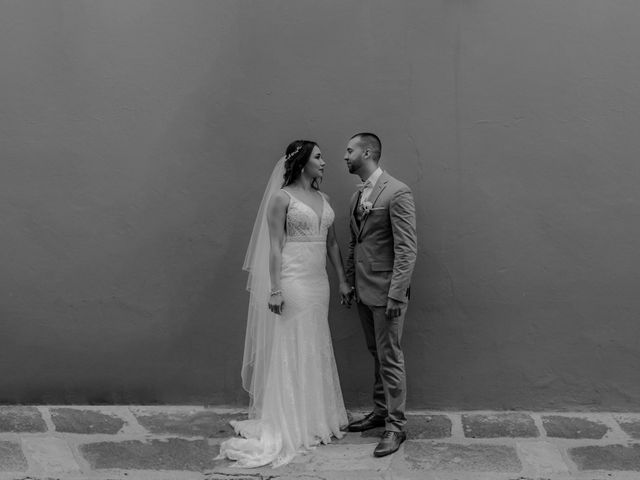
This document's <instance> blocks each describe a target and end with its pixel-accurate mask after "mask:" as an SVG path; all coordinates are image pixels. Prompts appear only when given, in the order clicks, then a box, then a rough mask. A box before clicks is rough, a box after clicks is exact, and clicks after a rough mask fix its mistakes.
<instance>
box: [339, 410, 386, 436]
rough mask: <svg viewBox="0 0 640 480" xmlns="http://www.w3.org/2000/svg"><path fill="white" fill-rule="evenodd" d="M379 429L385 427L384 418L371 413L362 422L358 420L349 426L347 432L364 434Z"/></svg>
mask: <svg viewBox="0 0 640 480" xmlns="http://www.w3.org/2000/svg"><path fill="white" fill-rule="evenodd" d="M377 427H384V417H381V416H380V415H376V414H375V413H373V412H371V413H370V414H369V415H367V416H366V417H364V418H363V419H362V420H357V421H355V422H351V423H350V424H349V425H347V432H364V431H365V430H371V429H372V428H377Z"/></svg>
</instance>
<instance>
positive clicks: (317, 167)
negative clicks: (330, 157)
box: [304, 145, 326, 178]
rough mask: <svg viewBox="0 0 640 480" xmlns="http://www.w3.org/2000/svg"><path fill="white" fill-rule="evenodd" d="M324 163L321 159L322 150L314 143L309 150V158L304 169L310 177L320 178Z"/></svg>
mask: <svg viewBox="0 0 640 480" xmlns="http://www.w3.org/2000/svg"><path fill="white" fill-rule="evenodd" d="M325 165H326V163H325V162H324V160H323V159H322V152H321V151H320V149H319V148H318V146H317V145H316V146H315V147H313V150H312V151H311V155H309V160H308V161H307V164H306V165H305V166H304V171H305V173H306V174H307V175H309V176H310V177H311V178H318V177H320V178H322V175H323V174H324V166H325Z"/></svg>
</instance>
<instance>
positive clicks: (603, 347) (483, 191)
mask: <svg viewBox="0 0 640 480" xmlns="http://www.w3.org/2000/svg"><path fill="white" fill-rule="evenodd" d="M639 24H640V4H638V2H636V1H634V0H610V1H608V2H602V1H601V0H566V1H563V2H557V1H555V0H533V1H532V0H483V1H469V0H442V1H439V2H438V1H434V2H421V1H415V2H408V1H407V2H401V1H393V2H382V1H367V2H364V1H362V2H354V1H344V0H340V1H338V0H336V1H330V2H315V1H310V0H305V1H298V0H296V1H294V0H291V1H287V2H284V1H268V2H262V1H257V0H256V1H251V2H249V1H236V2H223V1H213V2H211V1H190V0H185V1H180V2H175V1H168V0H167V1H159V0H133V1H132V0H110V1H106V2H97V1H96V2H86V1H71V0H69V1H57V0H51V1H48V2H40V1H30V0H25V1H17V0H16V1H3V2H1V3H0V66H1V67H2V72H1V74H0V162H1V165H2V173H1V175H0V200H1V201H0V222H1V225H0V227H1V231H2V234H1V235H0V265H2V268H1V270H0V295H1V297H0V298H1V300H0V339H1V342H2V345H1V348H0V400H1V401H11V402H15V401H23V402H38V401H41V402H86V401H93V402H155V401H159V402H210V403H235V402H239V401H243V400H244V398H245V397H244V395H243V393H242V390H241V387H240V379H239V368H240V363H241V356H242V345H243V337H244V319H245V308H246V301H247V295H246V293H245V291H244V286H245V280H246V277H245V275H244V273H243V272H242V271H241V270H240V266H241V264H242V260H243V256H244V249H245V246H246V243H247V240H248V238H249V235H250V230H251V226H252V223H253V219H254V218H253V217H254V215H255V210H256V208H257V204H258V202H259V200H260V195H261V193H262V189H263V186H264V182H265V181H266V179H267V177H268V174H269V173H270V171H271V168H272V165H273V163H274V162H275V161H276V160H277V158H278V157H279V156H280V155H281V154H282V151H283V149H284V147H285V146H286V144H287V143H288V142H289V141H291V140H293V139H295V138H301V137H302V138H311V139H316V140H317V141H318V142H320V145H321V147H322V148H323V151H324V154H325V159H326V160H327V161H328V166H327V172H326V178H325V182H324V184H323V188H324V189H325V190H326V191H327V192H328V193H329V194H330V196H331V197H332V202H333V206H334V208H335V209H336V211H337V213H338V216H337V222H338V223H337V228H338V234H339V236H340V238H341V240H342V243H343V245H346V239H347V219H346V207H345V202H346V201H347V199H348V197H349V195H350V192H351V191H352V189H353V188H354V187H353V184H354V182H355V181H356V179H355V178H354V177H352V176H350V175H348V173H347V172H346V168H345V166H344V164H343V161H342V160H341V158H342V153H343V148H344V145H345V144H346V141H347V139H348V137H349V136H350V135H351V134H352V133H354V132H356V131H360V130H372V131H375V132H378V133H379V135H380V136H381V137H382V139H383V143H384V155H383V157H384V166H385V167H386V168H387V169H388V170H389V171H390V172H391V173H392V174H395V175H396V176H398V177H399V178H401V179H404V180H405V181H406V182H407V183H408V184H409V185H410V186H411V187H412V188H413V189H414V192H415V196H416V200H417V204H418V216H419V235H420V257H419V262H418V265H417V268H416V272H415V277H414V278H415V279H414V288H413V292H414V298H413V300H412V304H411V307H410V311H409V314H408V319H407V324H406V330H405V331H406V334H405V341H404V344H405V349H406V357H407V363H408V371H409V403H410V406H412V407H430V408H478V409H481V408H533V409H542V408H545V409H549V408H552V409H553V408H557V409H563V408H571V409H579V408H584V409H591V408H593V409H595V408H605V409H622V408H625V409H637V410H640V382H639V381H638V363H639V361H640V334H639V333H638V330H639V327H638V317H639V315H640V296H638V294H637V292H638V288H639V287H640V259H639V256H638V254H637V252H636V246H637V244H638V238H640V193H639V189H638V186H637V184H638V183H639V180H640V163H639V162H638V153H639V152H640V135H638V134H637V130H638V123H639V120H640V119H639V117H638V112H640V83H638V78H639V77H640V57H639V56H638V55H637V45H639V44H640V29H638V28H637V26H638V25H639ZM332 278H333V277H332ZM334 287H335V285H334ZM335 298H336V296H335V295H334V306H333V307H332V311H331V327H332V332H333V336H334V341H335V349H336V355H337V360H338V364H339V369H340V373H341V378H342V380H343V384H344V390H345V397H346V399H347V400H348V402H349V403H350V404H358V405H365V404H367V403H368V398H369V389H370V383H371V377H372V373H371V362H370V360H369V358H368V354H367V352H366V350H365V347H364V340H363V338H362V335H361V332H360V327H359V323H358V320H357V318H356V314H355V311H346V310H342V309H341V307H340V306H339V305H337V301H336V300H335Z"/></svg>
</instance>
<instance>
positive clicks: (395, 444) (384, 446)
mask: <svg viewBox="0 0 640 480" xmlns="http://www.w3.org/2000/svg"><path fill="white" fill-rule="evenodd" d="M406 439H407V434H406V433H404V432H393V431H391V430H385V431H384V433H383V434H382V440H380V443H379V444H378V446H377V447H376V449H375V450H374V451H373V456H374V457H384V456H386V455H391V454H392V453H394V452H396V451H397V450H398V449H399V448H400V444H401V443H402V442H404V441H405V440H406Z"/></svg>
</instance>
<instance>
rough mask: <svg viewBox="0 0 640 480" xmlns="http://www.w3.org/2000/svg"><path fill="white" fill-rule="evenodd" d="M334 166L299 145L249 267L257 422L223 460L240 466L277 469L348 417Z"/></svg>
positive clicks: (287, 159) (271, 193) (286, 160)
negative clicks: (325, 188) (336, 297)
mask: <svg viewBox="0 0 640 480" xmlns="http://www.w3.org/2000/svg"><path fill="white" fill-rule="evenodd" d="M324 167H325V162H324V160H323V159H322V153H321V152H320V148H319V147H318V145H317V144H316V143H315V142H311V141H306V140H297V141H295V142H292V143H291V144H290V145H289V146H288V147H287V150H286V154H285V156H284V157H283V158H281V159H280V161H279V162H278V163H277V164H276V167H275V169H274V171H273V173H272V175H271V178H270V180H269V183H268V185H267V189H266V191H265V193H264V196H263V199H262V203H261V205H260V208H259V210H258V216H257V218H256V222H255V225H254V228H253V234H252V236H251V240H250V242H249V248H248V250H247V255H246V257H245V263H244V269H245V270H248V271H249V281H248V287H247V288H248V290H249V292H250V300H249V312H248V319H247V332H246V338H245V349H244V359H243V365H242V382H243V387H244V388H245V390H247V391H248V392H249V395H250V398H251V403H250V406H249V419H248V420H244V421H239V422H231V424H232V425H233V427H234V429H235V431H236V433H238V434H240V435H241V436H242V437H244V438H239V437H234V438H231V439H228V440H226V441H224V442H223V443H222V445H221V446H220V455H219V458H224V457H226V458H229V459H231V460H236V463H235V464H234V465H233V466H235V467H259V466H263V465H267V464H271V465H272V466H273V467H277V466H280V465H284V464H286V463H289V462H290V461H291V460H292V459H293V458H294V457H295V456H296V454H298V453H302V452H305V451H308V450H309V449H310V448H312V447H313V446H314V445H317V444H319V443H329V442H330V441H331V437H332V436H335V437H337V438H341V437H342V435H343V434H342V433H341V431H340V427H341V426H344V425H346V424H347V414H346V411H345V407H344V402H343V399H342V392H341V390H340V384H339V381H338V372H337V369H336V363H335V359H334V355H333V347H332V345H331V336H330V332H329V324H328V319H327V315H328V309H329V282H328V278H327V271H326V258H327V257H328V258H329V260H330V262H331V263H332V264H333V266H334V268H335V270H336V272H337V274H338V278H339V281H340V295H341V297H342V302H343V303H347V304H349V303H350V302H351V291H352V289H351V286H350V285H349V284H348V282H347V281H346V276H345V273H344V268H343V264H342V257H341V254H340V248H339V247H338V243H337V241H336V236H335V231H334V227H333V220H334V212H333V210H332V208H331V206H330V205H329V201H328V198H327V196H326V195H325V194H324V193H322V192H320V191H319V190H318V184H319V182H320V181H321V180H322V175H323V171H324Z"/></svg>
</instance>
